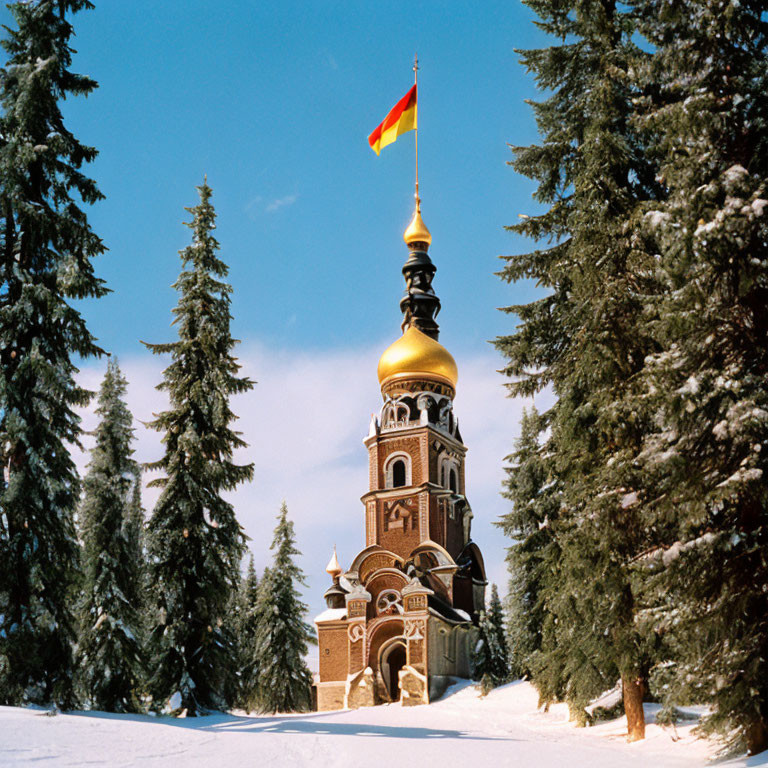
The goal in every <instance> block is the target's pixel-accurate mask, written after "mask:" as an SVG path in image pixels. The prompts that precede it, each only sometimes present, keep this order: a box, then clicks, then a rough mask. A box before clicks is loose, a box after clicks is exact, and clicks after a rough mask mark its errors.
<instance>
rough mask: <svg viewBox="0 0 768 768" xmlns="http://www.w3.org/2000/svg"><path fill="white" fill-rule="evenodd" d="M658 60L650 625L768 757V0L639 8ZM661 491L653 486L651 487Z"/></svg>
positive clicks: (742, 741)
mask: <svg viewBox="0 0 768 768" xmlns="http://www.w3.org/2000/svg"><path fill="white" fill-rule="evenodd" d="M636 7H637V12H638V15H639V16H640V18H641V22H642V23H641V31H642V33H643V34H644V35H645V36H646V38H647V39H648V40H649V41H650V43H651V44H652V45H653V46H654V49H655V51H656V53H655V55H654V57H653V59H652V61H651V62H650V63H649V64H648V66H647V67H645V69H644V70H643V75H644V76H645V78H646V81H647V86H646V93H647V96H646V98H645V99H644V102H643V106H644V113H643V115H642V118H641V120H640V124H641V126H642V128H643V129H644V131H645V136H646V141H647V142H648V144H649V146H650V147H651V149H652V151H653V152H654V153H655V156H656V157H657V159H658V163H659V166H660V176H661V178H663V181H664V183H665V185H666V187H667V189H668V199H667V200H666V201H664V202H663V203H662V204H659V205H653V206H650V208H651V210H650V211H649V212H648V213H647V215H646V222H647V225H648V228H649V229H650V231H651V232H652V234H653V236H654V237H655V240H656V243H657V247H658V250H659V253H660V270H659V271H660V273H661V275H662V276H663V280H664V283H663V285H664V289H665V290H664V291H663V292H661V293H660V294H659V296H658V297H657V299H656V304H657V308H656V311H655V313H654V316H656V317H657V318H658V319H657V320H656V323H655V326H654V333H655V335H656V337H657V339H658V340H659V344H660V346H661V349H660V350H659V351H658V352H657V353H656V354H654V355H652V356H651V357H650V358H649V364H648V366H647V368H646V370H645V372H644V379H645V387H646V391H647V393H648V400H649V404H650V407H651V408H652V409H653V411H654V413H655V415H656V421H657V423H658V424H659V425H660V429H659V430H658V431H657V432H656V433H655V434H653V435H651V436H649V439H648V440H647V441H646V445H645V451H644V454H643V456H642V461H643V469H644V471H645V473H646V476H647V477H648V478H649V479H650V482H651V487H650V488H649V490H648V491H647V493H648V495H649V497H650V498H652V499H653V506H652V511H653V523H654V525H655V526H656V527H657V529H658V530H661V531H663V532H664V534H665V536H664V540H663V542H662V543H663V547H664V549H663V554H657V555H656V556H655V557H652V558H651V565H652V571H653V576H652V577H651V579H650V580H649V584H648V604H649V618H650V619H651V624H652V626H654V627H655V629H656V630H657V631H658V632H659V633H661V634H663V636H664V639H665V646H666V647H665V651H666V653H667V654H668V657H669V660H671V661H672V662H673V663H672V664H669V663H667V664H665V665H663V666H661V667H659V669H658V670H657V674H656V675H655V682H656V684H657V688H658V692H659V693H660V694H661V695H662V697H663V698H664V699H665V700H666V701H667V703H668V704H672V703H675V702H681V701H686V700H692V701H696V702H700V703H708V704H710V706H711V708H712V711H711V714H710V715H709V716H707V717H706V718H705V729H706V730H707V731H718V732H720V733H723V734H725V735H727V737H728V739H729V741H730V742H731V743H732V744H733V745H734V746H739V747H741V746H746V747H747V748H748V750H749V751H750V752H752V753H755V752H758V751H760V750H763V749H766V748H768V655H767V654H766V648H768V485H766V476H767V473H768V444H767V442H766V435H768V386H766V375H767V374H768V223H767V222H766V218H767V213H768V212H767V211H766V209H767V208H768V23H767V21H766V18H765V5H764V4H763V3H755V2H745V3H725V2H719V1H715V0H705V1H704V2H692V1H691V0H682V1H681V2H678V3H668V2H660V1H658V0H639V1H638V2H637V3H636ZM654 484H655V488H654Z"/></svg>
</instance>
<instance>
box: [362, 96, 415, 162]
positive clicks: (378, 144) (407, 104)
mask: <svg viewBox="0 0 768 768" xmlns="http://www.w3.org/2000/svg"><path fill="white" fill-rule="evenodd" d="M416 127H417V126H416V86H415V85H414V86H413V87H412V88H411V90H410V91H408V93H406V94H405V96H403V98H402V99H400V101H398V102H397V104H395V106H394V107H392V109H390V110H389V114H388V115H387V116H386V117H385V118H384V120H383V122H382V123H381V125H379V126H378V127H377V128H376V129H375V130H374V132H373V133H372V134H371V135H370V136H369V137H368V143H369V144H370V145H371V149H372V150H373V151H374V152H375V153H376V154H377V155H378V154H379V152H381V150H382V147H386V146H387V144H391V143H392V142H393V141H395V140H396V139H397V137H398V136H402V135H403V134H404V133H407V132H408V131H412V130H414V129H415V128H416Z"/></svg>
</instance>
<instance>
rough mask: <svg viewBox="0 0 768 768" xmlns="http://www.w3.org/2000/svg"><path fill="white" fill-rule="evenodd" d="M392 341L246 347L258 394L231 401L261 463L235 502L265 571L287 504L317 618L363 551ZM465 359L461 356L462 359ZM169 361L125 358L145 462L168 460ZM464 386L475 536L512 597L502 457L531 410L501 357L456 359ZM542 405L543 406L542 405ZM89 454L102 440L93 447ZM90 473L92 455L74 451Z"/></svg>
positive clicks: (85, 375) (92, 374) (96, 371)
mask: <svg viewBox="0 0 768 768" xmlns="http://www.w3.org/2000/svg"><path fill="white" fill-rule="evenodd" d="M384 347H386V343H382V344H381V345H377V346H375V347H371V348H364V349H356V350H348V351H339V350H327V351H313V352H311V353H309V352H308V353H296V352H288V351H285V350H274V349H268V348H266V347H264V346H260V345H256V344H251V345H247V344H244V345H242V346H241V348H240V350H239V352H240V362H241V364H242V373H243V374H244V375H247V376H249V377H250V378H252V379H254V380H256V381H258V384H256V386H255V388H254V389H253V390H252V391H251V392H248V393H246V394H244V395H240V396H238V397H236V398H234V399H233V402H232V408H233V410H234V412H235V413H236V414H238V415H239V417H240V418H239V420H238V421H237V423H236V425H235V428H236V429H238V430H239V431H240V432H242V434H243V438H244V439H245V440H246V441H247V442H248V443H249V445H250V447H249V448H247V449H244V450H242V451H240V452H239V454H238V455H237V456H236V460H237V461H239V462H241V463H248V462H253V463H254V465H255V473H254V474H255V476H254V480H253V482H252V483H249V484H248V485H246V486H241V487H240V488H238V489H237V491H235V492H233V493H230V494H228V499H229V500H230V501H231V502H232V503H233V504H234V506H235V509H236V511H237V515H238V519H239V520H240V522H241V524H242V525H243V527H244V529H245V532H246V534H247V535H248V536H249V538H250V541H249V542H248V545H249V548H250V550H251V551H252V552H253V554H254V557H255V560H256V565H257V568H259V569H262V568H263V567H264V566H265V565H267V564H268V563H269V561H270V557H271V553H270V551H269V545H270V543H271V540H272V531H273V528H274V526H275V516H276V515H277V512H278V510H279V508H280V502H281V500H282V499H283V498H285V499H286V501H287V504H288V510H289V514H290V516H291V519H292V520H294V522H295V525H296V534H297V538H298V548H299V549H300V550H301V551H302V552H303V557H302V558H301V561H300V564H301V567H302V568H303V569H304V572H305V573H306V575H307V582H308V587H307V589H306V590H305V591H304V599H305V601H306V602H307V603H308V604H309V606H310V611H311V613H312V615H315V614H316V613H318V612H319V611H320V610H322V609H323V607H324V604H323V600H322V594H323V592H324V591H325V589H326V587H327V586H328V584H327V581H328V579H327V575H326V573H325V564H326V562H327V561H328V558H329V557H330V553H331V552H332V549H333V545H334V544H336V545H337V549H338V553H339V559H340V561H341V563H342V565H343V566H348V565H349V564H350V562H351V560H352V558H353V557H354V556H355V554H357V552H358V551H359V550H361V549H362V548H363V547H364V546H365V516H364V510H363V505H362V504H361V502H360V496H361V495H362V494H363V493H365V492H366V491H367V490H368V456H367V451H366V449H365V447H364V446H363V444H362V440H363V438H364V437H365V436H366V435H367V434H368V425H369V422H370V417H371V412H372V411H375V412H377V413H378V410H379V408H380V407H381V393H380V391H379V386H378V381H377V379H376V363H377V360H378V356H379V355H380V354H381V350H382V349H384ZM457 357H458V356H457ZM168 362H169V360H167V359H161V358H159V357H137V358H133V359H130V358H126V359H121V361H120V364H121V368H122V370H123V373H124V374H125V376H126V378H127V379H128V393H127V400H128V405H129V407H130V409H131V412H132V413H133V416H134V419H135V422H134V426H135V429H136V441H135V444H134V447H135V449H136V453H135V458H136V459H137V460H138V461H140V462H147V461H155V460H157V459H158V458H160V456H162V451H163V445H162V443H161V437H162V436H161V435H159V434H158V433H157V432H154V431H152V430H150V429H148V428H147V427H146V426H145V423H146V422H148V421H151V420H152V418H153V414H155V413H158V412H159V411H161V410H163V409H164V408H166V407H167V397H166V395H165V393H163V392H158V391H157V390H156V389H155V386H156V385H157V384H158V383H159V382H160V381H161V378H162V370H163V368H164V367H165V366H166V365H168ZM457 362H458V364H459V372H460V379H459V384H458V394H457V398H456V406H455V410H456V414H457V415H458V418H459V421H460V424H461V431H462V435H463V437H464V440H465V442H466V444H467V446H468V448H469V452H468V454H467V494H468V498H469V500H470V502H471V504H472V508H473V511H474V515H475V517H474V522H473V527H472V538H473V539H474V540H475V541H477V542H478V544H479V545H480V547H481V549H482V550H483V553H484V556H485V562H486V566H487V570H488V578H489V580H490V581H493V582H496V583H498V584H499V586H500V587H501V589H502V591H504V590H505V587H506V580H507V577H506V570H505V566H504V551H505V549H506V547H507V546H508V545H509V541H508V540H506V539H505V538H504V537H503V536H502V534H501V532H500V531H499V529H498V528H496V527H495V526H494V525H493V523H494V522H495V521H497V520H498V518H499V516H500V515H502V514H504V513H506V512H508V511H509V506H508V502H506V501H505V500H504V499H503V498H502V497H501V496H500V491H501V483H502V480H503V478H504V470H503V458H504V457H505V456H507V455H508V454H509V453H511V451H512V450H513V448H514V441H515V438H516V437H517V435H518V434H519V421H520V416H521V412H522V408H523V407H524V406H525V405H526V404H527V403H526V402H524V401H521V400H511V399H509V398H508V397H507V396H506V392H505V390H504V387H503V386H502V385H503V381H504V380H503V378H502V377H501V376H500V375H499V374H498V373H496V369H498V368H499V367H500V365H499V363H500V360H499V359H497V358H496V357H494V355H493V354H492V353H485V354H482V355H478V356H475V357H471V358H462V357H458V360H457ZM104 367H105V364H104V363H101V364H94V365H89V366H83V369H82V372H81V374H80V381H81V383H83V384H84V385H86V386H88V387H89V388H90V389H98V387H99V384H100V382H101V378H102V376H103V373H104ZM541 399H542V402H537V405H539V407H545V405H546V404H545V403H544V402H543V400H544V399H547V400H549V399H550V398H549V397H546V398H545V397H544V396H542V397H541ZM95 425H96V416H95V414H94V413H93V408H90V409H88V410H86V411H84V412H83V427H84V428H85V429H88V430H90V429H93V428H94V427H95ZM84 442H85V444H86V448H89V447H90V446H91V445H92V442H93V438H91V437H88V436H86V437H85V438H84ZM75 460H76V463H77V465H78V468H79V470H80V472H81V473H83V472H84V470H85V466H86V464H87V461H88V455H87V453H86V454H83V453H81V452H79V451H75ZM155 476H156V475H155V474H150V473H146V474H145V477H144V481H145V488H144V491H143V500H144V506H145V507H146V509H147V510H148V511H151V509H152V506H153V505H154V503H155V502H156V500H157V496H158V490H157V489H154V488H146V482H148V481H149V480H151V479H152V477H155Z"/></svg>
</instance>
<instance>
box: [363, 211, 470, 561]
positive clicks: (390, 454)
mask: <svg viewBox="0 0 768 768" xmlns="http://www.w3.org/2000/svg"><path fill="white" fill-rule="evenodd" d="M403 238H404V240H405V242H406V245H407V246H408V250H409V255H408V259H407V261H406V262H405V265H404V266H403V276H404V277H405V293H404V295H403V298H402V299H401V300H400V310H401V312H402V313H403V322H402V326H401V328H402V330H403V335H402V336H401V337H400V338H399V339H398V340H397V341H396V342H395V343H394V344H392V345H391V346H390V347H389V348H388V349H387V350H386V351H385V352H384V354H383V355H382V356H381V359H380V361H379V367H378V377H379V383H380V385H381V393H382V397H383V399H384V404H383V406H382V408H381V411H380V414H379V417H378V418H376V417H374V418H373V419H372V420H371V428H370V432H369V434H368V437H367V438H366V440H365V441H364V442H365V445H366V447H367V448H368V456H369V469H370V472H369V490H368V493H366V494H365V495H364V496H363V497H362V501H363V504H364V505H365V508H366V526H365V528H366V544H367V545H369V546H370V545H374V544H376V545H379V546H382V547H384V548H386V549H388V550H390V551H392V552H395V553H397V554H398V555H400V556H401V557H407V556H408V555H409V553H410V552H412V551H413V550H414V549H415V548H416V547H418V546H419V545H420V544H422V543H423V542H426V541H433V542H435V543H436V544H439V545H440V546H441V547H443V548H444V549H446V550H447V551H448V552H449V553H450V554H451V557H453V558H456V557H458V556H459V554H460V553H461V551H462V550H463V549H464V547H465V546H466V544H467V543H468V542H469V538H470V528H471V521H472V510H471V508H470V506H469V503H468V502H467V499H466V496H465V493H464V456H465V455H466V450H467V449H466V448H465V446H464V444H463V442H462V439H461V434H460V432H459V426H458V421H457V419H456V418H455V416H454V414H453V398H454V396H455V394H456V383H457V380H458V369H457V367H456V362H455V361H454V359H453V357H452V356H451V354H450V352H448V350H447V349H445V347H443V346H442V344H440V343H439V342H438V337H439V333H440V330H439V327H438V324H437V320H436V317H437V314H438V312H439V311H440V299H439V298H438V297H437V296H436V294H435V292H434V289H433V287H432V280H433V278H434V276H435V272H436V267H435V265H434V264H433V263H432V260H431V259H430V257H429V253H428V250H429V246H430V244H431V242H432V236H431V235H430V233H429V230H428V229H427V228H426V226H425V224H424V221H423V219H422V217H421V211H420V206H419V205H418V204H417V208H416V212H415V213H414V215H413V219H412V221H411V223H410V225H409V227H408V229H407V230H406V231H405V234H404V235H403Z"/></svg>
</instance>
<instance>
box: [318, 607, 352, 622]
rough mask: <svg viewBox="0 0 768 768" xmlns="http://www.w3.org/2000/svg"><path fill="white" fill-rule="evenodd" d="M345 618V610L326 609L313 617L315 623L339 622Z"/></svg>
mask: <svg viewBox="0 0 768 768" xmlns="http://www.w3.org/2000/svg"><path fill="white" fill-rule="evenodd" d="M346 617H347V609H346V608H327V609H326V610H324V611H323V612H322V613H318V614H317V616H315V621H340V620H341V619H345V618H346Z"/></svg>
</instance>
